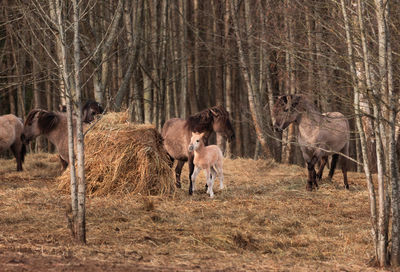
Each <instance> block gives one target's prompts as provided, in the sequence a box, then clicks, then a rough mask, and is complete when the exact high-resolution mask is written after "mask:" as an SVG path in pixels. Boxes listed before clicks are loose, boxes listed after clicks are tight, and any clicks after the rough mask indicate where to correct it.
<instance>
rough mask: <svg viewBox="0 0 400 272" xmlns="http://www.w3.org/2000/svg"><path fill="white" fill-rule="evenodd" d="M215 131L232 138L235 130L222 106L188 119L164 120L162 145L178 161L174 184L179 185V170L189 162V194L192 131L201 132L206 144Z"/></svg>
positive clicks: (191, 171) (191, 164) (191, 192)
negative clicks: (189, 148) (189, 147)
mask: <svg viewBox="0 0 400 272" xmlns="http://www.w3.org/2000/svg"><path fill="white" fill-rule="evenodd" d="M213 131H215V132H216V133H219V134H221V135H222V136H223V137H225V138H227V139H228V141H230V140H232V139H234V137H235V132H234V130H233V127H232V124H231V122H230V120H229V113H228V112H227V111H226V110H225V108H224V107H222V106H215V107H211V108H208V109H205V110H203V111H201V112H199V113H196V114H194V115H192V116H190V117H189V118H188V119H186V120H185V119H180V118H172V119H170V120H168V121H167V122H165V124H164V126H163V128H162V131H161V135H162V137H163V139H164V147H165V149H166V150H167V152H168V154H169V156H170V158H171V162H172V163H173V161H174V160H177V161H178V164H177V166H176V168H175V174H176V186H177V187H179V188H180V187H181V179H180V177H181V172H182V167H183V165H184V164H185V162H186V161H188V162H189V181H190V184H189V194H193V189H192V174H193V170H194V164H193V152H189V150H188V146H189V144H190V138H191V137H192V132H197V133H203V132H204V135H203V137H202V139H203V141H204V144H205V145H207V144H208V138H209V137H210V135H211V133H212V132H213Z"/></svg>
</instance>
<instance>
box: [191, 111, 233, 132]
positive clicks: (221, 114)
mask: <svg viewBox="0 0 400 272" xmlns="http://www.w3.org/2000/svg"><path fill="white" fill-rule="evenodd" d="M214 118H219V119H220V120H221V119H222V121H226V120H227V119H229V113H228V112H227V111H226V110H225V108H224V107H223V106H214V107H211V108H207V109H205V110H202V111H201V112H198V113H196V114H193V115H191V116H189V118H188V119H187V120H186V127H187V128H188V129H189V130H190V131H193V132H204V131H211V130H212V124H213V122H214Z"/></svg>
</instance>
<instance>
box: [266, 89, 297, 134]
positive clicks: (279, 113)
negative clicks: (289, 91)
mask: <svg viewBox="0 0 400 272" xmlns="http://www.w3.org/2000/svg"><path fill="white" fill-rule="evenodd" d="M299 99H300V96H296V95H283V96H280V97H279V98H278V100H277V101H276V102H275V105H274V107H273V110H272V116H273V118H274V119H275V122H274V128H275V129H277V130H278V131H282V130H284V129H285V128H287V127H288V126H289V125H290V124H291V123H293V122H295V121H296V120H297V118H298V117H299V115H300V112H299V111H298V110H297V109H296V107H297V105H298V103H299Z"/></svg>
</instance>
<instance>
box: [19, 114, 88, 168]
mask: <svg viewBox="0 0 400 272" xmlns="http://www.w3.org/2000/svg"><path fill="white" fill-rule="evenodd" d="M73 127H74V132H75V130H76V129H75V128H76V119H75V118H73ZM84 130H85V125H84ZM39 135H44V136H45V137H46V138H47V139H48V140H49V141H50V142H51V143H52V144H54V145H55V147H56V149H57V151H58V153H59V156H60V161H61V165H62V169H63V170H65V169H66V168H67V166H68V163H69V155H68V154H69V152H68V126H67V115H66V114H65V113H62V112H53V111H46V110H41V109H34V110H31V111H30V112H29V114H28V116H27V118H26V121H25V125H24V131H23V134H22V135H21V139H22V140H23V141H24V143H29V141H31V140H33V139H35V138H36V137H38V136H39Z"/></svg>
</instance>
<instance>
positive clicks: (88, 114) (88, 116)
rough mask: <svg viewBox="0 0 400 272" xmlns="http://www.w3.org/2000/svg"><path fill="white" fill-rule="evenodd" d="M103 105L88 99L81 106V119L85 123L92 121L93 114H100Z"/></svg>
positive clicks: (102, 110)
mask: <svg viewBox="0 0 400 272" xmlns="http://www.w3.org/2000/svg"><path fill="white" fill-rule="evenodd" d="M103 112H104V109H103V107H102V106H101V105H100V104H99V103H98V102H96V101H93V100H88V101H87V102H86V103H85V105H84V106H83V107H82V119H83V122H85V123H91V122H93V120H94V118H95V115H97V114H102V113H103Z"/></svg>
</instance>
